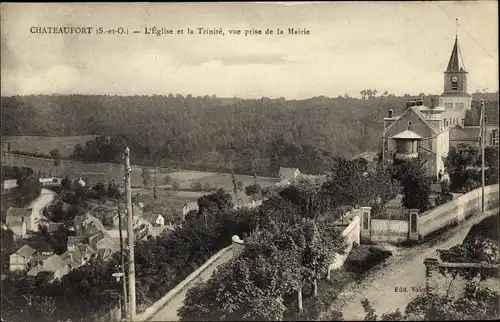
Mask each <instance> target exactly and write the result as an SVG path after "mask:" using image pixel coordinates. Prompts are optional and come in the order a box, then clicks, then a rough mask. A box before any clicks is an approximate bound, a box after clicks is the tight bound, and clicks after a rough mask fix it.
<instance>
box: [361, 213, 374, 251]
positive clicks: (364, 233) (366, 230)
mask: <svg viewBox="0 0 500 322" xmlns="http://www.w3.org/2000/svg"><path fill="white" fill-rule="evenodd" d="M371 213H372V207H361V242H362V243H369V242H370V241H371V235H370V229H371Z"/></svg>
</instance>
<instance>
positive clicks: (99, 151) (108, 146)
mask: <svg viewBox="0 0 500 322" xmlns="http://www.w3.org/2000/svg"><path fill="white" fill-rule="evenodd" d="M125 147H126V141H125V139H124V137H123V136H122V135H116V136H113V137H111V139H109V138H108V137H106V136H104V135H100V136H97V137H96V138H95V140H92V141H87V142H85V146H84V147H83V146H82V145H81V144H77V145H75V147H74V150H73V153H72V154H71V155H70V159H74V160H79V161H87V162H111V163H120V162H121V158H122V154H123V151H124V150H125Z"/></svg>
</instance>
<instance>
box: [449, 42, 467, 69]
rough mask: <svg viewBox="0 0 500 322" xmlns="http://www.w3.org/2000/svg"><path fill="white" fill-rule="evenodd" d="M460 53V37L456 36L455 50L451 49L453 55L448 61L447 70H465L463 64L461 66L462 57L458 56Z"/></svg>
mask: <svg viewBox="0 0 500 322" xmlns="http://www.w3.org/2000/svg"><path fill="white" fill-rule="evenodd" d="M459 54H460V53H459V49H458V37H455V44H453V50H452V51H451V56H450V60H449V61H448V67H447V68H446V72H465V69H464V68H463V66H460V59H459V57H458V55H459ZM462 65H463V64H462Z"/></svg>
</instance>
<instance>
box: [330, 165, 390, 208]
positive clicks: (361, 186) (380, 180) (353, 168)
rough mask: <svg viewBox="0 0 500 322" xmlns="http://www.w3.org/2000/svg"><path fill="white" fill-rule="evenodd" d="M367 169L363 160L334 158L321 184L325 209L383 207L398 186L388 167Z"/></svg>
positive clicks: (380, 166) (378, 166)
mask: <svg viewBox="0 0 500 322" xmlns="http://www.w3.org/2000/svg"><path fill="white" fill-rule="evenodd" d="M367 170H368V163H367V161H366V160H364V159H355V160H345V159H342V158H336V159H334V161H333V164H332V167H331V168H330V171H329V172H327V182H326V183H325V184H324V188H325V189H326V190H327V191H328V193H329V194H330V198H329V199H330V200H329V202H328V204H329V207H330V208H338V207H340V206H347V205H349V206H356V205H375V204H383V203H385V202H386V201H388V200H390V199H392V198H393V197H395V196H396V194H397V193H398V192H399V190H400V185H399V183H398V182H397V178H395V177H393V169H392V168H391V167H390V165H389V164H386V163H380V164H378V165H377V166H376V167H375V169H373V170H370V171H367Z"/></svg>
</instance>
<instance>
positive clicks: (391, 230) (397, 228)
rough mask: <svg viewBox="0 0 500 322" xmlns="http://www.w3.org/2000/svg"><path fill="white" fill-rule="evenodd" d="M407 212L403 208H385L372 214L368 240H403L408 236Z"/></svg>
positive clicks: (397, 241)
mask: <svg viewBox="0 0 500 322" xmlns="http://www.w3.org/2000/svg"><path fill="white" fill-rule="evenodd" d="M409 226H410V225H409V221H408V213H407V211H406V210H404V209H401V208H399V209H397V210H396V209H386V210H385V211H384V212H382V213H380V214H376V215H372V217H371V222H370V240H371V241H372V242H396V243H399V242H403V241H406V240H408V238H409V232H410V231H409Z"/></svg>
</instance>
